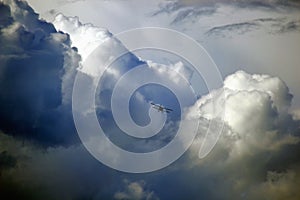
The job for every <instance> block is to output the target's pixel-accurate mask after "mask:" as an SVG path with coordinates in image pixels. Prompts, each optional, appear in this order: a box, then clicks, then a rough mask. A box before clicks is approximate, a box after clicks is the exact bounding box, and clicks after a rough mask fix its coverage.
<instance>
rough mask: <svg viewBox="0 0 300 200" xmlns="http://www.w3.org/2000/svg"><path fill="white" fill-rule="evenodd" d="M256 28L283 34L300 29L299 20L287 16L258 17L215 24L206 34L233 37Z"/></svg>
mask: <svg viewBox="0 0 300 200" xmlns="http://www.w3.org/2000/svg"><path fill="white" fill-rule="evenodd" d="M256 30H265V31H266V32H268V33H271V34H282V33H287V32H294V31H299V30H300V25H299V21H298V20H294V19H287V18H258V19H253V20H250V21H243V22H240V23H232V24H226V25H220V26H215V27H213V28H211V29H209V30H208V31H207V32H206V33H205V34H206V35H207V36H219V37H228V36H229V37H231V36H233V35H235V34H237V35H243V34H246V33H249V32H253V31H256Z"/></svg>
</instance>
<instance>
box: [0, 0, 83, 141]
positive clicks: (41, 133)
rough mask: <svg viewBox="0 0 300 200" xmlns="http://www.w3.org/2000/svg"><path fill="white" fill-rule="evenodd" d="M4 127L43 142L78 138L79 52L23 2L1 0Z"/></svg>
mask: <svg viewBox="0 0 300 200" xmlns="http://www.w3.org/2000/svg"><path fill="white" fill-rule="evenodd" d="M0 10H1V11H3V15H2V12H1V20H0V22H1V25H0V27H1V29H0V44H1V46H0V58H1V60H0V109H1V113H0V129H1V130H3V131H5V132H6V133H7V134H13V135H16V136H22V137H24V138H31V139H36V140H38V141H40V142H41V144H46V145H55V144H60V143H61V144H67V143H69V142H74V141H75V140H76V137H77V136H76V132H75V129H74V126H73V123H72V117H71V112H70V102H69V103H68V99H70V95H71V94H70V90H71V88H70V86H71V85H72V78H70V77H72V76H73V77H74V74H75V72H76V71H75V69H76V68H77V67H78V61H79V60H80V56H79V55H78V54H77V52H76V50H74V49H72V48H71V41H70V39H69V36H68V35H67V34H64V33H61V32H57V31H56V30H55V28H54V26H53V25H52V24H50V23H47V22H45V21H42V20H39V18H38V15H37V14H36V13H35V12H34V11H33V10H32V8H31V7H29V6H28V4H27V3H26V2H24V1H3V2H1V3H0Z"/></svg>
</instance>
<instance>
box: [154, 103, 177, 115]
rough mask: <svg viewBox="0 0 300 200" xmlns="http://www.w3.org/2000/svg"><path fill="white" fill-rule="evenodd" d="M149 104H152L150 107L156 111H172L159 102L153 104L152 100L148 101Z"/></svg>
mask: <svg viewBox="0 0 300 200" xmlns="http://www.w3.org/2000/svg"><path fill="white" fill-rule="evenodd" d="M150 104H151V105H152V108H154V109H156V110H157V111H158V112H166V113H170V112H171V111H173V110H172V109H170V108H166V107H164V106H162V105H160V104H155V103H153V102H150Z"/></svg>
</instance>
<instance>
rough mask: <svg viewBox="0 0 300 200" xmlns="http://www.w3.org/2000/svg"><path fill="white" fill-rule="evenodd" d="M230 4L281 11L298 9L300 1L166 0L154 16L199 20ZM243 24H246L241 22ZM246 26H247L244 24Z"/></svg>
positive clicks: (180, 19)
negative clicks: (162, 15)
mask: <svg viewBox="0 0 300 200" xmlns="http://www.w3.org/2000/svg"><path fill="white" fill-rule="evenodd" d="M225 3H226V4H229V5H231V6H234V7H238V8H249V9H264V10H269V11H280V10H282V9H283V10H286V9H289V10H291V9H298V8H300V2H299V1H281V0H271V1H269V0H265V1H256V0H243V1H234V0H216V1H206V0H202V1H196V0H179V1H166V2H163V3H161V4H160V5H159V9H158V10H157V11H155V12H154V13H153V14H152V16H156V15H159V14H163V13H167V14H169V15H171V14H174V15H175V17H174V19H173V21H172V22H171V23H172V24H174V23H178V22H181V21H183V20H186V19H188V20H190V21H193V20H197V19H198V18H199V17H201V16H207V15H213V14H215V13H216V12H217V8H218V7H219V6H220V4H225ZM241 26H244V25H243V24H241ZM244 27H245V26H244Z"/></svg>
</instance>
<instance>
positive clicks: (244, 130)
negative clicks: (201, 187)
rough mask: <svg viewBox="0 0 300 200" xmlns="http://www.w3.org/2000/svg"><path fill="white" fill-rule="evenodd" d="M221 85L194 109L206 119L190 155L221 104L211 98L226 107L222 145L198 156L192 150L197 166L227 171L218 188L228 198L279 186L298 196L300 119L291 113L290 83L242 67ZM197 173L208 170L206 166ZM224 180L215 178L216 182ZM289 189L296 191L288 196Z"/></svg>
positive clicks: (256, 194) (263, 195) (285, 192)
mask: <svg viewBox="0 0 300 200" xmlns="http://www.w3.org/2000/svg"><path fill="white" fill-rule="evenodd" d="M222 89H223V90H221V91H222V92H221V93H220V92H218V91H213V92H211V93H210V95H208V96H205V97H203V98H201V99H200V100H199V101H198V102H197V103H196V104H195V107H194V108H193V109H192V111H191V112H190V115H191V116H194V117H198V118H199V117H200V120H201V119H202V121H203V122H202V123H201V125H200V136H198V138H197V139H196V140H195V144H194V145H193V146H192V151H191V155H194V153H195V154H196V155H197V152H198V151H199V145H201V142H203V135H205V131H206V128H205V126H206V127H207V122H208V121H209V120H211V119H214V117H216V115H215V114H214V113H218V112H219V111H218V109H219V108H220V107H215V104H213V103H212V102H213V101H212V98H214V99H216V102H217V104H220V105H222V106H223V107H224V108H225V116H224V122H225V127H224V129H223V133H222V135H221V137H220V138H219V141H218V143H217V145H216V146H215V148H214V149H213V151H212V152H211V153H210V155H208V156H207V158H204V159H202V160H199V159H197V158H196V157H193V156H192V157H191V162H190V164H191V163H194V164H192V166H193V165H194V167H192V168H193V169H194V170H195V171H197V168H199V169H201V170H204V171H205V173H211V176H222V177H223V178H222V179H224V181H225V182H226V183H224V182H223V183H222V184H221V185H226V186H225V187H224V186H222V187H224V190H221V191H219V192H220V194H222V195H224V196H222V198H225V199H232V198H238V197H240V196H243V198H245V199H253V198H257V199H264V198H269V197H271V196H272V194H271V192H270V193H269V192H263V191H272V190H273V189H275V188H276V189H278V191H277V194H276V196H277V197H278V199H280V198H283V197H286V198H291V199H293V198H299V194H297V192H295V190H294V188H293V184H294V181H295V179H296V178H295V177H298V176H299V170H298V167H299V165H300V162H299V159H298V158H297V155H292V154H294V152H295V151H299V148H300V135H299V127H300V122H299V121H297V120H294V119H293V116H292V114H290V111H289V108H290V105H291V100H292V95H291V94H290V93H289V90H288V87H287V86H286V84H285V83H284V82H283V81H282V80H280V79H279V78H277V77H272V76H269V75H258V74H254V75H250V74H247V73H246V72H243V71H238V72H236V73H234V74H232V75H229V76H228V77H227V78H226V79H225V81H224V86H223V88H222ZM207 120H208V121H207ZM204 122H206V123H204ZM201 126H202V127H201ZM201 135H202V136H201ZM288 155H291V156H290V157H289V156H288ZM286 156H288V157H289V158H288V159H287V158H286ZM195 166H196V167H195ZM295 166H296V167H295ZM210 167H211V168H210ZM209 168H210V169H209ZM237 169H240V170H238V171H237ZM234 171H235V172H234ZM279 172H280V173H279ZM278 173H279V174H278ZM198 175H199V178H201V177H202V178H203V176H205V175H204V174H203V173H202V172H199V174H198ZM211 176H210V177H211ZM272 177H274V178H275V179H276V180H272ZM216 179H217V182H219V181H221V180H220V179H219V178H216ZM266 180H267V181H266ZM206 181H207V182H208V183H210V180H206ZM221 185H219V183H216V185H214V188H217V187H221ZM285 186H286V189H283V188H285ZM225 188H226V189H225ZM263 188H264V189H265V190H264V189H263ZM287 188H288V189H287ZM289 192H290V193H293V194H294V195H296V196H297V197H291V196H288V193H289ZM253 195H254V196H253ZM219 197H220V196H218V195H216V196H215V197H214V198H219ZM274 198H275V197H274ZM275 199H276V198H275Z"/></svg>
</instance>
